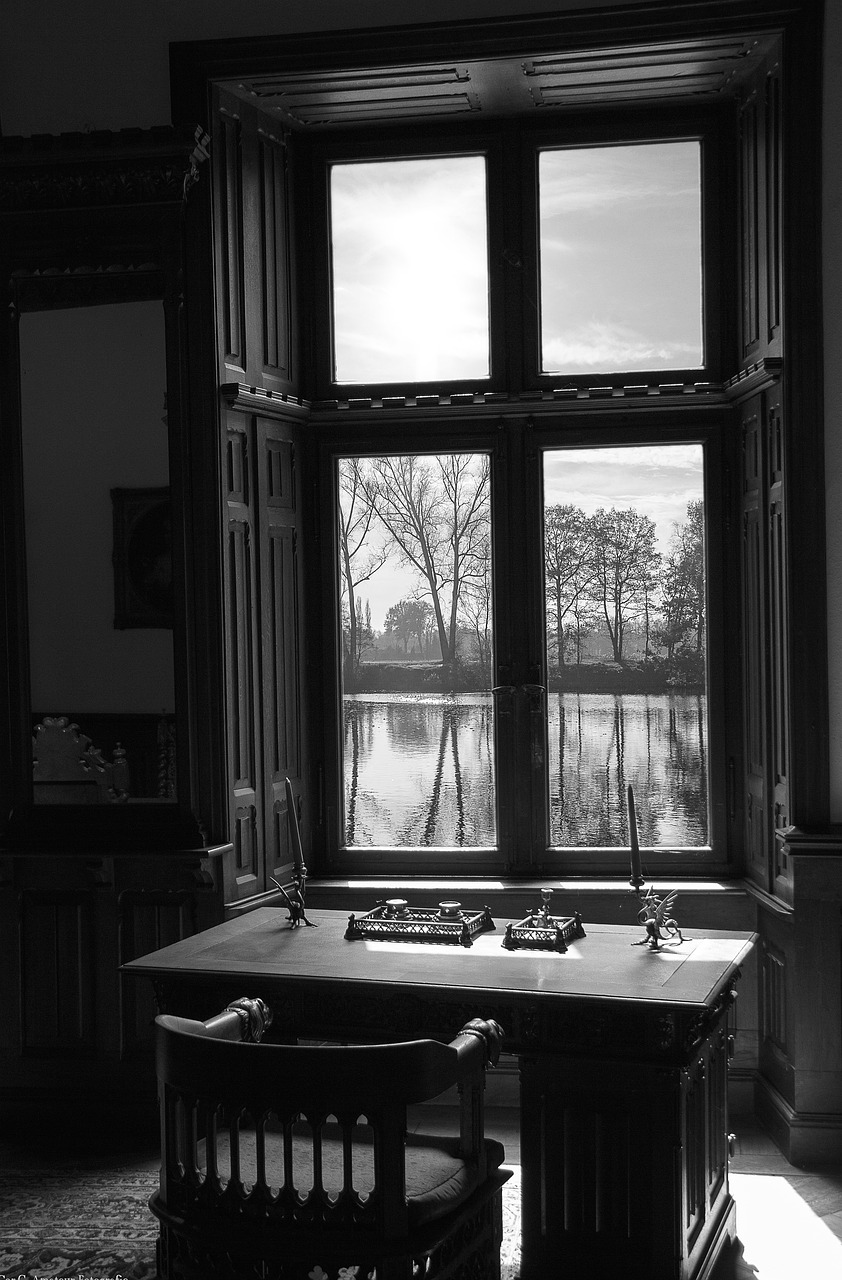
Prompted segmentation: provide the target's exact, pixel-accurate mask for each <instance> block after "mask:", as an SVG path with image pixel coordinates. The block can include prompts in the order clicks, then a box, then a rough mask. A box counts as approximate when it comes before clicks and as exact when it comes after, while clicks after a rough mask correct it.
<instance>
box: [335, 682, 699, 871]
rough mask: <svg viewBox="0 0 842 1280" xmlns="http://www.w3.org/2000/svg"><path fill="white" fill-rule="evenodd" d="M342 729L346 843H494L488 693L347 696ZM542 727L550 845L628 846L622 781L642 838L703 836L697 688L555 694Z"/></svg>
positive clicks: (672, 840)
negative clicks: (482, 696) (688, 691)
mask: <svg viewBox="0 0 842 1280" xmlns="http://www.w3.org/2000/svg"><path fill="white" fill-rule="evenodd" d="M344 729H345V732H344V770H345V775H344V776H345V838H346V841H347V843H348V844H349V845H356V846H363V845H385V846H393V847H403V846H413V845H414V846H428V847H430V846H433V847H434V846H449V845H451V846H457V847H459V846H461V847H471V846H474V845H487V844H493V842H494V840H495V789H494V746H493V743H494V717H493V711H492V707H491V705H490V703H489V702H470V703H467V702H460V701H459V700H458V699H457V698H453V699H450V698H441V699H439V700H434V699H426V698H425V699H423V700H418V701H414V700H403V699H400V698H394V699H391V698H389V697H388V695H385V696H384V697H383V699H382V701H379V702H378V701H375V700H373V699H372V700H367V699H361V700H359V701H358V700H356V699H348V700H346V702H345V725H344ZM549 729H550V833H551V834H550V838H551V841H552V843H553V844H555V845H558V846H577V845H578V846H586V847H587V846H590V847H595V846H596V847H599V846H603V847H609V848H610V847H618V846H621V847H622V846H627V845H628V839H629V833H628V820H627V813H626V787H627V785H628V784H629V783H631V785H632V786H633V787H634V790H635V796H636V798H637V801H638V804H637V811H638V812H637V817H638V832H639V836H640V842H641V844H642V845H644V846H646V845H658V844H661V845H664V844H667V845H701V844H706V843H707V838H708V836H707V831H708V819H707V736H706V718H705V701H704V698H703V697H690V696H679V695H658V696H655V695H652V696H648V697H647V696H646V695H633V696H628V695H626V696H622V695H617V696H615V697H612V696H608V695H605V696H602V695H591V694H560V695H556V697H555V698H553V699H552V700H551V702H550V726H549Z"/></svg>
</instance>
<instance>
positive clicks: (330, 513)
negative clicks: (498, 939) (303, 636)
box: [296, 105, 739, 878]
mask: <svg viewBox="0 0 842 1280" xmlns="http://www.w3.org/2000/svg"><path fill="white" fill-rule="evenodd" d="M730 124H732V117H731V115H730V109H729V108H728V107H725V108H721V107H715V108H714V107H709V106H706V107H703V108H701V109H700V108H699V107H693V108H689V107H686V106H684V105H677V106H675V108H672V107H671V108H670V111H669V113H668V114H667V115H666V116H665V115H664V113H663V112H655V111H653V110H652V109H651V108H645V109H634V108H631V109H626V110H622V111H620V112H618V111H616V110H611V109H602V110H600V111H599V112H585V111H582V110H578V109H574V110H569V109H567V110H565V111H563V112H559V113H557V114H555V115H554V116H553V122H552V125H542V126H540V127H538V126H536V125H535V124H534V123H532V122H531V121H530V122H529V124H528V125H527V124H525V123H524V122H523V121H521V120H518V119H500V120H497V121H495V122H494V126H493V128H489V125H488V124H487V123H486V124H483V126H482V127H481V128H480V127H477V126H476V125H474V124H473V122H464V123H463V124H461V125H460V127H459V128H458V129H454V127H453V125H448V126H446V127H445V126H438V127H436V126H432V127H431V126H426V127H423V128H419V127H415V128H411V129H407V128H406V126H397V125H395V126H392V127H389V128H381V129H378V130H372V129H370V128H367V129H365V130H356V129H344V130H333V131H328V132H323V133H320V134H318V135H314V136H311V137H309V138H305V139H303V141H302V140H301V139H300V138H296V144H297V146H298V147H299V151H300V154H298V156H297V159H296V172H297V174H298V177H299V183H300V186H299V191H300V193H301V195H302V196H303V197H304V203H303V205H301V204H300V205H299V210H300V211H301V213H300V216H299V222H298V226H299V231H300V233H301V232H303V243H304V244H306V253H307V261H308V266H309V270H308V272H306V273H302V275H305V276H306V277H308V278H309V279H310V280H311V281H312V287H311V288H309V289H308V290H307V291H306V295H305V296H303V297H302V298H301V304H302V306H303V307H304V308H305V311H306V314H307V315H308V318H309V323H308V324H307V326H306V332H307V333H308V334H309V342H308V344H307V346H308V353H307V354H308V365H309V380H310V384H311V385H312V386H313V388H314V391H315V397H314V402H313V406H312V417H311V429H312V430H313V432H314V435H315V438H316V440H317V451H318V464H317V482H316V483H317V493H318V496H319V503H318V505H319V510H320V517H319V522H318V523H319V531H318V541H319V545H320V548H321V555H320V565H319V578H320V582H321V590H320V594H319V601H318V606H317V608H318V612H319V616H320V618H321V629H322V644H321V664H322V666H321V672H322V678H321V679H320V680H319V681H318V684H319V695H318V696H319V700H320V704H321V718H322V723H323V724H324V741H323V755H322V760H323V775H322V778H323V782H322V786H323V796H324V804H323V813H324V827H323V832H324V837H325V868H324V869H325V871H326V872H327V873H328V874H330V873H334V874H337V873H338V874H343V875H344V874H351V875H354V876H359V875H363V876H364V875H367V874H368V875H378V874H380V875H400V876H405V875H407V874H410V875H411V874H415V875H419V874H422V875H427V876H431V877H436V878H441V877H443V876H444V877H448V876H450V877H452V876H453V875H492V876H495V875H502V876H513V877H515V878H518V877H530V876H535V875H539V874H540V875H545V876H558V875H560V874H571V875H577V876H588V875H593V876H600V877H603V876H606V875H623V874H624V872H625V871H626V870H627V868H626V854H625V851H624V850H623V849H621V848H620V849H617V848H615V849H595V848H583V849H574V848H557V849H556V848H553V847H551V846H550V845H549V843H548V831H549V809H548V786H549V779H548V776H547V773H546V767H545V765H542V769H541V770H540V771H538V772H536V770H535V769H534V768H530V767H528V766H527V765H525V764H518V760H521V761H527V760H532V759H540V760H541V761H544V762H545V761H546V759H547V754H546V752H547V738H546V735H547V717H546V689H547V669H546V647H545V643H544V637H545V634H546V632H545V624H544V604H545V602H544V584H543V553H542V551H541V547H542V531H541V526H542V520H543V506H542V502H543V495H542V483H541V475H540V472H541V466H540V457H539V455H540V453H541V452H542V450H543V449H544V448H549V447H552V442H553V441H555V442H556V443H557V444H560V442H566V443H568V444H570V445H571V446H573V445H575V444H579V445H580V446H583V447H587V446H589V445H592V446H593V447H597V446H598V444H600V443H601V444H604V445H606V446H608V445H617V444H632V443H649V444H651V443H659V442H668V441H674V442H679V441H682V442H690V441H694V442H695V441H698V442H701V443H703V445H704V448H705V481H704V484H705V508H706V538H707V548H706V550H707V553H708V559H707V570H706V575H707V589H708V685H707V705H708V758H709V762H711V761H712V762H713V765H712V767H711V769H710V773H709V817H710V843H709V845H708V846H704V847H698V848H691V849H688V850H686V851H681V853H680V854H679V855H678V856H676V855H675V852H674V851H671V850H667V849H664V850H663V851H660V852H658V853H657V854H656V855H654V856H653V857H651V858H649V857H647V862H648V864H649V866H650V867H651V868H652V869H653V870H655V869H656V870H657V872H658V874H668V875H670V876H678V877H682V878H688V877H690V878H692V877H694V876H699V875H712V874H713V875H723V874H734V866H735V863H734V858H735V850H736V849H737V848H738V847H739V831H738V828H737V827H736V826H735V823H734V813H733V802H732V800H729V798H728V797H729V795H730V791H729V786H730V783H729V772H730V766H729V761H733V759H734V758H735V756H737V757H738V755H739V742H738V741H737V740H735V734H734V732H733V731H732V729H731V728H730V727H729V726H728V725H727V724H726V717H725V713H724V708H725V705H726V696H727V691H729V690H733V689H736V688H738V684H737V683H735V681H738V674H737V671H736V667H735V660H736V654H735V653H734V654H728V653H727V651H726V645H725V642H724V635H725V619H726V616H728V617H730V616H737V615H738V610H739V604H738V600H739V597H738V594H737V589H736V582H735V581H734V580H732V578H731V575H730V572H729V569H728V552H727V548H726V545H725V532H724V530H725V528H726V524H728V527H730V522H729V519H728V518H727V510H728V505H729V501H730V497H729V495H728V493H727V492H726V491H727V490H728V485H727V480H726V476H727V473H728V470H729V467H730V462H729V461H728V456H729V452H730V448H731V447H732V445H731V443H729V442H731V440H732V436H733V433H729V430H728V427H729V424H730V423H731V422H732V420H733V410H731V409H730V408H729V407H727V406H726V405H725V404H724V402H723V400H722V398H721V397H718V396H716V395H710V396H708V395H707V394H706V388H707V384H709V383H716V382H717V381H718V379H719V378H720V377H721V375H722V370H723V361H724V353H725V352H726V351H728V350H730V349H732V338H733V333H734V331H735V321H734V317H733V305H730V306H729V305H725V306H723V305H722V304H723V288H724V286H723V281H722V278H721V276H722V271H723V263H724V262H725V261H726V260H727V257H728V253H727V249H728V247H729V246H731V245H733V244H734V238H733V228H734V227H735V226H736V222H735V215H734V212H733V210H732V208H731V207H730V206H729V205H728V204H727V203H726V202H724V201H723V191H724V190H726V189H727V175H726V174H725V173H724V172H723V166H724V165H726V163H727V160H728V149H727V147H725V146H724V145H723V136H724V133H725V129H726V126H728V125H730ZM683 138H692V139H699V140H700V142H701V181H702V193H701V195H702V199H701V217H702V227H701V241H702V264H701V266H702V290H703V295H702V301H703V342H704V360H705V363H704V366H703V368H702V369H694V370H669V371H663V370H659V371H651V372H645V371H644V372H635V373H633V374H628V375H623V374H622V373H621V374H612V373H606V374H604V375H603V374H599V375H593V374H589V375H587V374H586V375H578V376H576V377H569V378H568V377H566V376H562V375H558V374H543V373H541V371H540V350H541V348H540V325H539V315H538V310H537V307H536V306H535V305H533V304H532V303H531V301H530V296H529V287H527V288H524V287H523V284H522V282H523V280H524V278H526V279H528V281H530V282H531V287H532V296H533V297H534V298H535V299H537V298H538V297H539V289H540V282H539V275H538V272H539V226H538V157H539V154H540V152H541V150H543V149H546V148H548V147H559V146H562V145H564V146H587V145H593V146H600V145H613V144H622V143H634V142H645V141H653V142H654V141H672V140H677V139H683ZM478 152H483V153H484V154H486V156H487V158H488V159H487V164H488V169H487V172H488V218H489V228H488V245H489V259H490V261H489V288H490V292H491V303H490V324H491V332H490V335H489V336H490V345H491V375H490V377H489V378H488V379H487V380H480V379H475V380H472V381H471V382H446V383H444V382H443V383H441V384H432V383H430V384H427V383H420V384H411V385H406V384H403V383H400V384H390V383H378V384H365V385H360V386H358V385H356V384H353V385H349V384H341V383H336V382H334V381H333V380H332V376H331V375H332V359H333V343H332V316H331V267H330V224H329V199H328V193H329V173H330V165H331V164H332V163H334V162H343V161H354V160H376V159H394V158H406V157H409V156H415V155H430V154H477V153H478ZM513 192H514V196H512V193H513ZM723 315H724V316H725V317H726V320H725V323H724V324H718V323H717V320H718V318H720V317H722V316H723ZM518 332H519V333H520V334H521V335H522V339H521V341H520V342H518V341H517V340H516V338H515V340H513V341H511V342H507V341H506V335H507V334H514V335H517V334H518ZM320 333H321V334H322V335H324V334H328V335H330V340H329V341H324V342H322V343H321V344H319V343H318V342H317V339H316V335H317V334H320ZM595 384H598V385H597V386H595ZM606 384H612V386H613V387H614V388H615V389H617V390H619V392H620V397H619V400H618V401H617V402H615V401H614V400H613V397H609V398H605V397H604V387H605V385H606ZM641 386H643V387H645V388H646V389H647V391H648V393H649V394H650V395H652V394H654V395H656V396H657V397H658V399H657V407H654V404H655V402H654V401H653V402H647V398H646V397H643V398H640V397H639V395H638V393H639V390H640V387H641ZM629 389H634V394H635V396H637V397H638V398H637V399H636V400H635V401H634V402H633V403H632V402H631V401H632V393H631V391H630V390H629ZM626 391H629V394H628V395H626ZM688 392H689V394H688ZM423 396H426V397H428V399H426V400H419V399H418V397H423ZM547 398H549V399H551V400H552V401H553V403H552V404H547V403H546V399H547ZM558 399H560V400H561V402H562V403H557V402H556V401H557V400H558ZM532 406H534V408H533V407H532ZM669 414H671V415H672V417H668V421H667V422H665V421H664V419H665V415H667V416H668V415H669ZM459 450H487V451H488V452H489V453H490V454H491V457H492V521H493V524H492V528H493V535H492V536H493V540H494V583H495V585H494V627H493V633H494V670H495V678H494V684H495V686H500V687H506V686H509V687H513V688H515V689H517V690H523V689H525V688H526V687H527V686H529V687H535V686H539V687H541V688H542V689H543V690H544V694H543V698H544V716H543V740H542V741H540V742H534V741H531V740H529V738H528V736H527V735H525V733H524V731H523V728H522V726H523V724H524V723H525V722H526V721H527V719H528V717H527V716H525V715H524V712H523V710H522V709H521V710H520V711H519V712H518V713H517V716H516V719H517V721H518V724H519V725H520V726H521V727H520V729H519V730H518V739H519V740H518V741H517V742H514V741H510V740H509V739H508V737H507V736H506V735H503V734H501V732H500V728H499V716H495V748H496V765H497V795H496V809H497V814H496V817H497V836H498V843H497V845H496V846H495V847H493V848H474V849H471V848H464V847H459V848H456V849H441V848H438V849H436V848H423V847H417V846H413V847H411V848H410V847H406V848H395V847H392V848H386V847H373V846H372V847H369V846H354V847H353V848H348V847H346V846H344V844H343V830H342V811H343V805H344V777H343V765H342V735H341V725H342V711H341V653H340V651H339V636H340V630H339V618H338V610H339V600H340V595H339V591H338V584H339V572H340V570H339V565H338V557H337V556H336V545H337V529H336V502H337V493H336V487H335V486H336V479H335V459H336V458H337V457H339V456H354V455H365V454H368V455H369V456H372V455H376V454H377V453H378V452H379V453H416V452H417V453H419V454H430V453H435V452H439V451H440V452H451V451H459ZM504 582H505V583H508V584H509V586H510V588H512V589H507V588H505V587H503V588H502V589H501V583H504ZM512 584H514V585H513V587H512ZM726 601H727V604H726ZM524 617H526V618H528V620H529V621H528V636H527V640H526V642H525V644H522V645H520V646H518V645H517V644H516V643H515V642H514V636H515V633H516V631H517V629H518V627H519V626H520V625H521V622H522V619H523V618H524ZM515 696H516V698H520V699H522V696H523V695H522V693H518V694H516V695H515ZM539 775H540V776H539ZM524 833H527V834H526V836H525V835H524ZM408 864H410V865H409V866H408Z"/></svg>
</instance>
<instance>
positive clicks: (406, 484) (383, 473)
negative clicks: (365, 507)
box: [365, 453, 490, 666]
mask: <svg viewBox="0 0 842 1280" xmlns="http://www.w3.org/2000/svg"><path fill="white" fill-rule="evenodd" d="M365 486H366V492H367V496H368V500H369V502H370V504H371V506H372V507H373V508H374V510H375V511H376V513H377V517H378V519H379V520H380V522H381V523H382V525H383V526H384V528H385V529H386V530H387V531H388V533H389V535H390V537H391V539H392V542H393V544H394V548H395V550H396V552H397V554H398V556H399V558H400V559H401V560H402V561H403V563H404V564H407V565H409V566H410V567H411V568H413V569H414V570H415V571H416V572H417V574H418V576H419V578H420V579H421V583H422V589H423V590H424V592H425V594H429V598H430V603H431V605H432V608H433V613H434V616H435V620H436V630H437V632H438V638H439V646H440V648H441V655H442V661H443V663H444V664H445V665H446V666H450V665H452V663H453V662H454V660H455V658H456V651H457V620H458V616H459V606H460V601H461V600H462V598H463V596H464V593H465V592H466V590H468V589H469V587H470V586H471V585H472V584H475V583H477V582H478V581H480V580H481V577H482V573H483V564H484V547H485V544H486V542H487V540H488V528H489V523H490V505H489V463H488V458H487V456H485V455H484V454H480V455H477V454H465V453H449V454H443V455H441V456H437V457H426V456H416V455H413V454H401V455H398V456H395V457H386V458H377V459H376V460H374V461H373V462H372V464H371V471H370V473H369V474H367V476H366V478H365Z"/></svg>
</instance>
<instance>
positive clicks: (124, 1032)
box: [117, 889, 198, 1058]
mask: <svg viewBox="0 0 842 1280" xmlns="http://www.w3.org/2000/svg"><path fill="white" fill-rule="evenodd" d="M117 922H118V934H119V944H118V945H119V956H120V964H121V965H122V964H126V963H127V962H128V961H129V960H134V959H136V958H137V956H142V955H146V954H147V953H148V952H150V951H157V950H158V948H160V947H167V946H169V945H170V943H172V942H180V941H181V939H182V938H187V937H190V936H191V935H192V934H194V933H195V932H196V929H197V927H198V909H197V902H196V894H195V892H193V891H191V890H189V889H130V890H125V891H124V892H123V893H121V894H120V896H119V899H118V903H117ZM120 994H121V998H120V1056H121V1057H122V1058H125V1057H127V1056H129V1055H131V1054H134V1053H138V1052H141V1051H142V1050H144V1049H149V1048H150V1047H151V1045H152V1043H153V1024H154V1020H155V1015H156V1013H157V1012H158V1010H157V1007H156V1004H155V995H154V990H153V988H152V987H151V985H150V984H147V983H139V982H135V981H134V980H133V979H131V978H126V977H125V976H124V977H122V978H121V993H120Z"/></svg>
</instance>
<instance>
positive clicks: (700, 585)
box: [655, 500, 705, 659]
mask: <svg viewBox="0 0 842 1280" xmlns="http://www.w3.org/2000/svg"><path fill="white" fill-rule="evenodd" d="M655 638H656V640H657V642H658V643H659V644H662V645H663V646H664V648H665V649H666V651H667V657H668V658H670V659H672V658H673V657H674V656H675V652H676V649H677V648H684V649H688V648H689V649H691V650H692V651H694V652H695V653H697V654H700V653H702V651H703V649H704V643H705V549H704V504H703V503H702V502H701V501H700V500H699V501H695V502H688V504H687V519H686V520H685V522H684V523H683V524H679V523H678V522H677V521H676V523H675V525H674V526H673V534H672V538H671V540H670V548H669V552H668V553H667V556H666V558H665V563H664V567H663V573H662V582H661V620H660V623H659V624H658V626H657V628H656V629H655Z"/></svg>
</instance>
